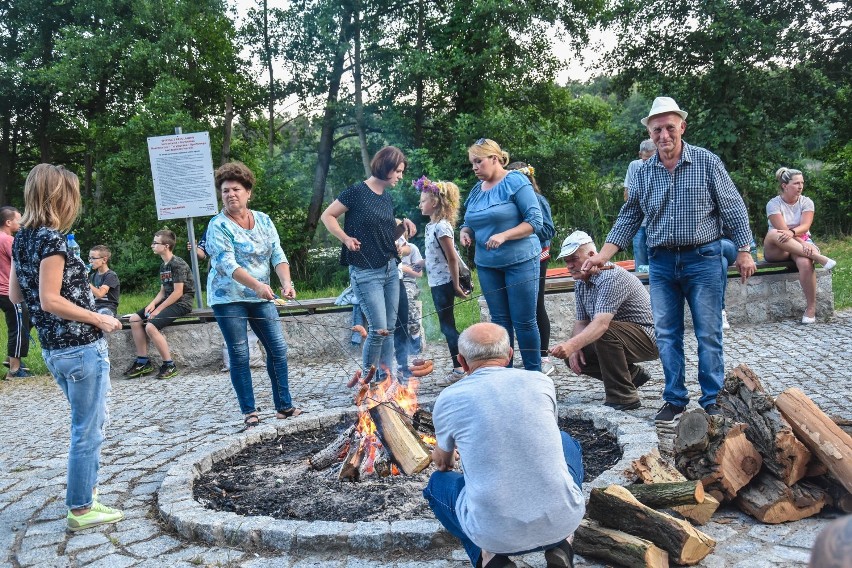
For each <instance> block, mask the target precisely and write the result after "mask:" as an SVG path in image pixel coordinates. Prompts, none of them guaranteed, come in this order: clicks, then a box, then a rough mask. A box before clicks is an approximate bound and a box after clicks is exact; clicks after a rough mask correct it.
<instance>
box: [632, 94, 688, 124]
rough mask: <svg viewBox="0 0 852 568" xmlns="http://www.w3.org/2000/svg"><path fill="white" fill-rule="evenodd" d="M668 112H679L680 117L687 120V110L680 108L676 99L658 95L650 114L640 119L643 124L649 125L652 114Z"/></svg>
mask: <svg viewBox="0 0 852 568" xmlns="http://www.w3.org/2000/svg"><path fill="white" fill-rule="evenodd" d="M667 112H673V113H675V114H679V115H680V117H681V118H682V119H684V120H686V114H687V113H686V111H685V110H680V107H679V106H677V103H676V102H675V100H674V99H673V98H671V97H657V98H656V99H654V104H652V105H651V111H650V112H649V113H648V116H646V117H645V118H643V119H642V120H640V121H639V122H641V123H642V126H648V119H649V118H651V117H652V116H657V115H658V114H666V113H667Z"/></svg>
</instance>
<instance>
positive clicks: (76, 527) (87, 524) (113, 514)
mask: <svg viewBox="0 0 852 568" xmlns="http://www.w3.org/2000/svg"><path fill="white" fill-rule="evenodd" d="M123 518H124V513H122V512H121V511H119V510H118V509H113V508H112V507H107V506H106V505H103V504H102V503H99V502H98V501H97V500H95V501H93V502H92V508H91V509H90V510H89V512H88V513H86V514H85V515H75V514H73V513H72V512H71V511H68V516H67V517H66V523H67V525H68V530H69V531H71V532H77V531H81V530H83V529H90V528H92V527H96V526H98V525H105V524H107V523H117V522H118V521H120V520H121V519H123Z"/></svg>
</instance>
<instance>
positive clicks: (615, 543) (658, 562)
mask: <svg viewBox="0 0 852 568" xmlns="http://www.w3.org/2000/svg"><path fill="white" fill-rule="evenodd" d="M574 550H575V551H576V552H578V553H579V554H582V555H583V556H591V557H595V558H600V559H603V560H607V561H609V562H612V563H614V564H618V565H619V566H627V567H629V568H633V567H635V568H657V567H659V568H668V565H669V555H668V553H667V552H666V551H665V550H662V549H660V548H658V547H657V546H656V545H654V543H653V542H651V541H650V540H645V539H643V538H639V537H638V536H633V535H630V534H627V533H625V532H621V531H617V530H613V529H608V528H605V527H602V526H601V525H599V524H598V523H596V522H595V521H590V520H589V519H583V520H582V521H581V522H580V526H579V527H577V530H576V531H574Z"/></svg>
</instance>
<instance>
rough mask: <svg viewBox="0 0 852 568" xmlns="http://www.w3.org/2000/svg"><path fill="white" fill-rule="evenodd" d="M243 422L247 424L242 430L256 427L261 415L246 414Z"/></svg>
mask: <svg viewBox="0 0 852 568" xmlns="http://www.w3.org/2000/svg"><path fill="white" fill-rule="evenodd" d="M243 424H245V426H244V427H243V429H242V430H240V432H245V431H246V430H249V429H251V428H254V427H255V426H259V425H260V416H258V415H257V414H246V417H245V418H243Z"/></svg>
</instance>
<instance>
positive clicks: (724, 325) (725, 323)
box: [722, 310, 731, 329]
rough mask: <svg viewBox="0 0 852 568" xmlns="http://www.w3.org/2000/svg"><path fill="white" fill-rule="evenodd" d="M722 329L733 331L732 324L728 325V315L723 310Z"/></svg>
mask: <svg viewBox="0 0 852 568" xmlns="http://www.w3.org/2000/svg"><path fill="white" fill-rule="evenodd" d="M722 329H731V324H729V323H728V314H727V312H725V310H722Z"/></svg>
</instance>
